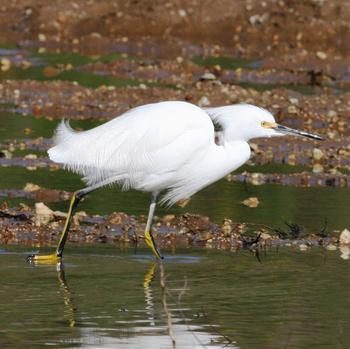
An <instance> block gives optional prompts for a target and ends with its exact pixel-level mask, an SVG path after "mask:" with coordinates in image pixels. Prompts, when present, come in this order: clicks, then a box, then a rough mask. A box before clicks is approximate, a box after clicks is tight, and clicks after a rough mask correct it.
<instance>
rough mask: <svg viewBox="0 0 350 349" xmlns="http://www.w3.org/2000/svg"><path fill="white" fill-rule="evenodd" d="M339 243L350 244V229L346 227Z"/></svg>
mask: <svg viewBox="0 0 350 349" xmlns="http://www.w3.org/2000/svg"><path fill="white" fill-rule="evenodd" d="M339 243H340V244H341V245H348V244H350V231H349V230H347V229H344V230H343V231H342V232H341V233H340V237H339Z"/></svg>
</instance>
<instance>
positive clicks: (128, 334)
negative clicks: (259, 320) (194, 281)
mask: <svg viewBox="0 0 350 349" xmlns="http://www.w3.org/2000/svg"><path fill="white" fill-rule="evenodd" d="M157 270H159V272H158V274H156V272H157ZM57 276H58V280H59V286H60V291H61V294H62V295H63V299H64V305H65V307H64V317H65V318H67V319H68V326H69V327H71V328H73V327H75V326H76V324H77V321H78V323H79V311H78V310H77V308H76V307H75V305H74V303H73V299H72V295H71V291H70V288H69V286H68V284H67V280H66V276H65V272H64V265H63V263H59V264H57ZM157 276H158V278H159V282H158V283H155V282H154V281H155V279H156V278H157ZM168 277H169V275H167V274H166V271H165V265H164V263H152V264H151V265H150V267H149V269H148V270H147V272H146V274H145V277H144V282H143V289H144V300H145V311H144V314H145V316H146V318H147V321H144V320H140V319H136V320H134V321H132V320H130V319H129V321H127V324H128V325H129V326H131V328H130V327H129V328H128V331H125V330H123V329H122V326H124V325H125V320H119V319H117V320H115V323H116V324H117V327H116V328H100V327H99V326H97V323H95V321H96V320H97V319H96V318H95V319H94V320H95V321H94V325H95V326H89V327H86V326H78V327H80V328H79V332H80V338H79V339H75V340H74V341H71V343H75V344H77V343H79V347H81V348H87V347H91V346H93V347H95V346H98V348H173V349H175V348H207V347H210V348H222V345H218V344H216V343H219V342H220V343H223V342H227V343H226V344H225V347H227V348H238V347H237V346H234V345H233V344H232V342H231V341H230V340H229V339H228V338H226V337H225V336H220V335H218V334H210V333H207V332H205V331H204V328H203V327H202V326H199V325H191V324H190V322H191V321H192V320H193V319H189V318H186V316H185V314H184V308H182V306H181V299H182V297H183V296H184V295H185V294H186V292H187V291H188V290H189V288H188V287H187V278H186V277H185V278H184V284H183V285H182V286H181V287H176V288H173V289H170V288H169V287H168V286H167V280H168ZM130 292H132V290H130ZM168 298H169V299H170V301H171V303H169V302H168ZM159 305H161V308H160V309H159ZM185 310H186V311H188V310H190V309H185ZM119 311H123V312H125V311H127V310H126V309H123V310H121V309H120V310H119ZM137 312H138V313H140V312H141V313H142V310H138V311H137ZM173 314H176V316H175V315H173ZM85 318H86V316H85ZM77 319H78V320H77ZM91 320H93V318H91ZM140 323H144V326H140ZM118 326H120V327H121V328H118ZM211 329H212V330H213V332H215V326H211ZM101 332H102V333H101ZM109 333H112V334H113V335H109ZM65 344H66V343H65Z"/></svg>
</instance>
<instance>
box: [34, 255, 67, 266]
mask: <svg viewBox="0 0 350 349" xmlns="http://www.w3.org/2000/svg"><path fill="white" fill-rule="evenodd" d="M61 260H62V258H61V257H60V256H58V255H57V253H52V254H47V255H32V256H28V257H27V261H28V262H31V263H34V264H57V263H60V262H61Z"/></svg>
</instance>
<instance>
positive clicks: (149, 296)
mask: <svg viewBox="0 0 350 349" xmlns="http://www.w3.org/2000/svg"><path fill="white" fill-rule="evenodd" d="M157 265H158V266H159V270H160V272H159V278H160V280H159V284H160V288H161V297H162V306H163V311H164V315H165V318H166V320H167V327H168V335H169V337H170V339H171V342H172V345H173V347H174V348H175V343H176V340H175V337H174V331H173V321H172V316H171V312H170V310H169V308H168V303H167V292H168V289H167V286H166V282H165V281H166V276H165V268H164V264H163V263H162V262H160V263H153V264H152V265H151V266H150V268H149V270H148V272H147V273H146V275H145V279H144V282H143V287H144V293H145V301H146V311H147V315H148V319H149V320H150V324H151V326H155V322H154V314H155V309H154V302H153V293H152V289H151V284H152V281H153V279H154V273H155V270H156V267H157Z"/></svg>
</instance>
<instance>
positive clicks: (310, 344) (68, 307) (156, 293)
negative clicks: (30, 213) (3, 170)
mask: <svg viewBox="0 0 350 349" xmlns="http://www.w3.org/2000/svg"><path fill="white" fill-rule="evenodd" d="M334 248H336V246H335V245H334ZM5 249H6V250H1V249H0V280H1V287H0V347H1V349H3V348H4V349H7V348H35V349H38V348H43V349H44V348H47V347H51V348H65V349H66V348H94V349H95V348H101V349H105V348H126V349H129V348H143V347H145V348H174V346H175V348H177V349H178V348H203V347H208V348H223V347H231V348H232V347H233V348H237V347H239V348H241V349H261V348H264V349H276V348H286V347H288V348H289V347H290V348H291V347H293V348H298V349H299V348H300V349H309V348H321V347H322V348H324V347H327V348H348V347H349V345H348V343H350V314H349V311H348V309H349V308H350V298H349V297H347V295H348V293H349V292H348V291H349V288H350V273H348V272H347V270H348V264H349V260H350V259H348V260H344V259H346V258H348V257H349V249H348V248H347V247H344V246H341V248H339V249H337V250H336V251H333V250H328V249H324V248H321V247H319V248H317V247H312V248H309V249H307V250H305V251H300V250H299V249H298V248H297V247H295V246H293V247H290V248H280V249H278V251H276V250H275V249H270V248H269V249H267V253H266V255H265V254H263V253H262V254H261V256H260V258H261V263H259V262H258V261H257V260H256V258H255V257H254V256H252V255H251V254H250V253H249V252H248V251H238V252H236V253H217V252H214V251H196V250H192V251H190V252H191V254H189V253H190V252H189V251H187V255H186V256H184V255H175V256H168V257H167V259H166V263H165V264H163V265H160V264H154V263H150V261H149V259H148V257H147V256H144V255H140V252H139V251H138V252H139V253H138V255H137V256H134V255H131V254H126V253H120V252H116V251H115V248H114V247H110V248H109V247H108V246H102V245H99V246H94V247H91V248H89V247H77V248H76V250H75V252H76V251H79V253H78V254H69V253H68V255H67V257H68V258H67V257H66V258H67V259H68V260H69V261H70V263H69V264H67V265H65V269H64V270H63V269H58V270H57V271H56V269H54V268H53V267H52V266H37V267H31V266H27V265H24V263H23V259H24V256H25V255H27V252H28V251H25V252H26V253H25V254H24V255H23V253H13V252H12V253H9V247H8V246H7V247H6V248H5ZM16 249H17V250H19V251H22V252H23V248H22V250H21V249H20V248H19V247H16V248H13V250H12V251H15V250H16ZM340 253H341V255H340ZM340 257H342V258H340ZM161 269H163V270H161ZM64 271H65V273H66V275H64ZM57 273H58V275H57ZM57 276H58V280H59V283H57V279H56V278H57ZM186 278H187V279H186ZM173 339H174V340H175V345H174V344H173ZM236 343H239V344H236Z"/></svg>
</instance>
